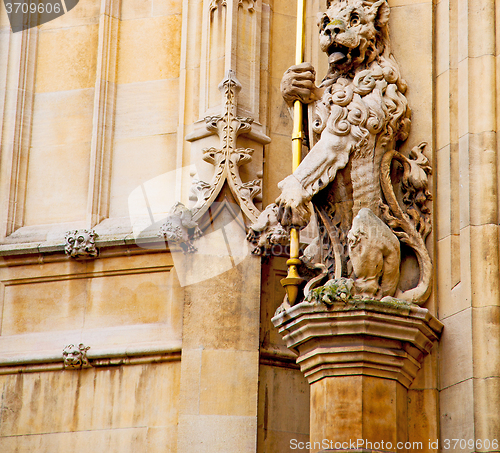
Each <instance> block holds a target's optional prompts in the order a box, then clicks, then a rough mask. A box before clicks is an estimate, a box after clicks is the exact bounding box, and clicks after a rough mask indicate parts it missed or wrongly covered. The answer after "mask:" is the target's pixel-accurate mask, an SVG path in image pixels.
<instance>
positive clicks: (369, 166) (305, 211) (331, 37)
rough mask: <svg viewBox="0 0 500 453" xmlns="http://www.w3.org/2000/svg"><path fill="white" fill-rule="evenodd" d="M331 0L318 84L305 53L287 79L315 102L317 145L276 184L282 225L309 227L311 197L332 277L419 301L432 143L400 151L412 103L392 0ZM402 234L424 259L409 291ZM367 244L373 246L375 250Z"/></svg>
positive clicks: (324, 18) (425, 267)
mask: <svg viewBox="0 0 500 453" xmlns="http://www.w3.org/2000/svg"><path fill="white" fill-rule="evenodd" d="M327 4H328V9H327V11H326V12H325V13H324V14H322V15H321V16H320V17H319V20H318V26H319V30H320V32H319V35H320V46H321V49H322V50H323V51H324V52H325V53H326V54H327V55H328V63H329V70H328V73H327V75H326V77H325V78H324V80H323V81H322V83H321V84H320V86H319V87H317V86H316V85H315V83H314V80H315V71H314V68H313V67H312V66H311V65H310V64H309V63H304V64H301V65H297V66H292V67H291V68H290V69H289V70H288V71H287V72H286V73H285V75H284V77H283V80H282V85H281V89H282V94H283V97H284V99H285V101H286V102H287V103H288V104H290V105H291V103H293V102H294V101H295V100H297V99H298V100H300V101H302V102H303V103H306V104H310V106H309V119H310V123H311V124H310V126H309V144H310V145H312V147H311V149H310V151H309V153H308V154H307V155H306V157H305V158H304V159H303V161H302V162H301V164H300V165H299V167H298V168H297V169H296V170H295V171H294V173H293V174H292V175H290V176H288V177H287V178H285V179H284V180H283V181H281V182H280V183H279V185H278V187H279V188H280V189H281V191H282V192H281V195H280V196H279V198H278V199H277V200H276V203H277V205H278V207H279V212H278V220H279V221H280V223H281V224H282V225H283V226H284V227H285V228H291V227H295V228H303V227H304V226H306V225H307V224H308V222H309V220H310V218H311V215H312V211H311V208H310V206H311V203H310V202H311V201H312V205H313V206H314V210H315V212H316V218H317V219H318V222H319V226H320V231H321V232H322V234H323V236H324V239H325V241H327V242H328V243H329V247H328V249H329V252H328V253H327V254H326V255H325V254H324V253H323V255H324V256H317V257H316V259H317V261H318V262H320V263H323V264H325V265H326V266H327V268H328V269H329V275H330V278H337V279H340V278H352V279H353V280H354V283H355V288H356V291H357V293H358V295H360V296H361V297H370V298H376V299H380V298H383V297H385V296H390V297H391V296H394V295H395V296H396V297H398V298H401V299H405V300H408V301H411V302H414V303H417V304H422V303H423V302H425V300H426V299H427V298H428V296H429V293H430V289H431V276H432V266H431V261H430V257H429V254H428V252H427V249H426V247H425V243H424V241H425V238H426V236H427V235H428V233H429V231H430V220H429V209H428V208H427V207H426V206H425V203H426V202H427V200H429V199H430V192H429V191H428V188H427V175H428V174H429V173H430V166H429V162H428V161H427V159H426V158H425V156H424V155H423V154H422V150H423V148H424V146H425V144H421V145H420V146H419V147H415V148H413V150H412V151H411V154H410V155H409V156H405V155H403V154H401V153H400V152H398V151H397V149H398V148H399V146H400V144H401V143H402V142H404V141H405V140H406V138H407V137H408V134H409V131H410V125H411V122H410V116H411V111H410V108H409V107H408V102H407V99H406V97H405V92H406V83H405V81H404V80H403V79H402V77H401V74H400V71H399V68H398V65H397V63H396V60H395V59H394V57H393V55H392V53H391V48H390V40H389V32H388V26H387V24H388V19H389V14H390V8H389V5H388V4H387V1H386V0H363V1H362V0H337V1H331V2H327ZM395 162H397V163H395ZM398 172H399V173H400V175H399V179H398V180H397V181H395V179H396V178H395V174H397V173H398ZM401 173H402V175H401ZM395 182H397V184H398V188H397V190H395V188H394V184H395ZM396 193H397V194H398V195H397V196H396ZM357 216H358V217H357ZM359 216H360V217H359ZM354 219H357V220H354ZM391 230H392V231H391ZM398 239H399V241H398ZM399 242H402V243H404V244H406V245H407V246H409V248H410V249H413V253H414V256H415V257H416V259H417V262H418V266H419V282H418V284H417V286H416V287H415V288H411V289H409V290H406V291H401V290H398V289H397V287H398V280H399V267H400V258H399V254H400V250H399ZM367 247H368V248H369V249H370V250H371V251H372V252H373V253H371V254H370V256H369V257H368V256H367V254H366V250H367ZM360 248H363V249H364V250H365V251H364V252H362V253H360V252H359V251H358V249H360ZM322 249H323V247H320V248H318V250H322Z"/></svg>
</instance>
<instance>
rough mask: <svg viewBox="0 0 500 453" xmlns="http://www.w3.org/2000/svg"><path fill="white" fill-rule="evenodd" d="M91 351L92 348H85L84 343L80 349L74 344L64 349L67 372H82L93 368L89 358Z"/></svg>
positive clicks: (80, 345)
mask: <svg viewBox="0 0 500 453" xmlns="http://www.w3.org/2000/svg"><path fill="white" fill-rule="evenodd" d="M89 349H90V346H85V345H83V344H82V343H80V344H79V345H78V347H77V346H75V345H73V344H70V345H68V346H66V347H65V348H64V349H63V360H64V368H65V369H66V370H81V369H82V368H90V367H92V365H91V364H90V362H89V359H88V358H87V351H88V350H89Z"/></svg>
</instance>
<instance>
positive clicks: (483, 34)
mask: <svg viewBox="0 0 500 453" xmlns="http://www.w3.org/2000/svg"><path fill="white" fill-rule="evenodd" d="M498 7H499V4H498V2H491V1H476V0H467V1H456V2H452V1H447V0H446V1H438V2H436V5H435V8H436V72H435V86H436V150H437V152H436V161H437V165H436V168H437V179H436V182H437V187H436V194H437V199H436V226H437V237H436V239H437V258H438V259H437V263H438V266H437V279H438V288H437V296H438V297H437V298H438V301H439V315H440V318H441V320H442V322H443V323H444V325H445V329H444V335H443V338H442V342H441V348H440V358H441V361H440V379H439V389H440V425H441V440H442V441H444V440H445V439H450V438H459V439H467V440H468V439H472V440H473V441H475V440H478V439H481V440H484V439H488V440H491V439H493V438H496V437H498V433H499V432H500V415H499V414H500V406H499V401H500V393H499V392H500V386H499V381H498V376H499V372H500V368H499V366H500V365H499V353H498V351H499V347H500V343H499V341H500V340H499V339H500V317H499V316H500V311H499V303H500V299H499V281H500V280H499V258H498V157H497V156H498V144H497V132H496V130H497V127H498V126H497V125H498V70H497V67H498V51H499V49H498V30H499V28H498ZM491 449H492V447H491V445H490V447H489V448H488V447H487V446H486V447H485V446H481V447H480V448H479V449H478V451H491ZM450 451H453V450H450ZM456 451H464V450H462V449H457V450H456Z"/></svg>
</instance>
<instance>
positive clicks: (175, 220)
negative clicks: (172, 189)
mask: <svg viewBox="0 0 500 453" xmlns="http://www.w3.org/2000/svg"><path fill="white" fill-rule="evenodd" d="M158 236H159V237H162V238H164V239H165V240H167V241H168V243H169V244H170V245H173V244H176V245H179V246H180V247H181V249H182V250H183V252H184V253H194V252H196V251H197V249H196V247H195V246H194V245H193V244H192V242H191V241H192V240H193V239H197V238H199V237H200V236H201V230H200V229H199V227H198V224H197V223H196V222H195V221H194V220H193V213H192V212H191V210H190V209H188V208H186V206H184V205H183V204H182V203H180V202H177V203H175V204H174V206H173V207H172V209H171V210H170V212H169V213H168V216H167V219H166V220H165V222H164V223H163V225H162V226H161V228H160V231H159V232H158Z"/></svg>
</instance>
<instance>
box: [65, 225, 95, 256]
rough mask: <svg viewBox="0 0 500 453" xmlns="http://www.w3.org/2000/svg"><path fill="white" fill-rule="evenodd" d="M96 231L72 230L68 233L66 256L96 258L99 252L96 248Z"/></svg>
mask: <svg viewBox="0 0 500 453" xmlns="http://www.w3.org/2000/svg"><path fill="white" fill-rule="evenodd" d="M96 236H97V234H96V233H95V232H94V230H72V231H68V232H67V233H66V238H65V239H66V246H65V249H64V250H65V252H66V255H68V256H70V257H71V258H95V257H96V256H97V255H98V254H99V251H98V249H97V248H96V246H95V238H96Z"/></svg>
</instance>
